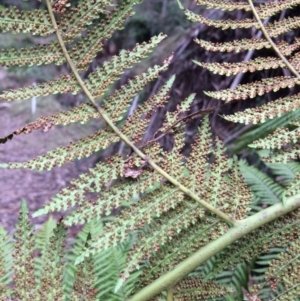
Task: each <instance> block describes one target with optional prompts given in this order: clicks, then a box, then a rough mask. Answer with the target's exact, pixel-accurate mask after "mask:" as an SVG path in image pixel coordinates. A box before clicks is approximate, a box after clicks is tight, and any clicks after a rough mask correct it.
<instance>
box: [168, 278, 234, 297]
mask: <svg viewBox="0 0 300 301" xmlns="http://www.w3.org/2000/svg"><path fill="white" fill-rule="evenodd" d="M232 292H233V288H231V287H230V286H228V285H227V286H225V285H220V284H218V283H216V282H213V281H208V282H204V281H203V280H202V279H201V278H186V279H183V280H182V281H180V282H179V283H178V284H177V285H176V286H175V287H174V300H175V301H176V300H178V301H180V300H183V301H194V300H199V301H200V300H216V298H217V297H222V296H225V295H227V294H229V293H232Z"/></svg>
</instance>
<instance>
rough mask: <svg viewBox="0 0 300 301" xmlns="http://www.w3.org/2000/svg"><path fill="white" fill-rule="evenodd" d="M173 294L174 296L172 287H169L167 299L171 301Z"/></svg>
mask: <svg viewBox="0 0 300 301" xmlns="http://www.w3.org/2000/svg"><path fill="white" fill-rule="evenodd" d="M173 296H174V291H173V287H170V288H169V289H168V290H167V301H173V300H174V299H173Z"/></svg>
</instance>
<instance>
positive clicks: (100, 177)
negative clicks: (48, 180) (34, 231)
mask: <svg viewBox="0 0 300 301" xmlns="http://www.w3.org/2000/svg"><path fill="white" fill-rule="evenodd" d="M108 162H110V165H109V164H106V162H99V163H98V164H97V165H96V166H95V167H94V168H91V169H90V171H89V172H87V173H85V174H82V175H81V177H80V178H79V179H75V180H73V181H71V185H70V186H68V187H66V188H63V189H62V190H61V191H60V192H59V193H58V194H57V195H56V196H55V197H54V198H53V199H52V201H50V202H49V203H48V204H45V205H44V206H43V208H41V209H39V210H38V211H36V212H35V213H34V214H33V216H34V217H36V216H39V215H42V214H47V213H49V212H54V211H59V210H67V209H68V208H69V207H71V206H74V205H75V204H76V203H78V202H81V201H83V198H84V193H85V191H101V189H103V186H104V185H105V184H107V183H108V182H109V181H111V180H115V179H117V177H118V175H119V174H120V166H121V162H122V159H121V158H120V157H114V158H109V159H108ZM93 185H94V187H92V186H93Z"/></svg>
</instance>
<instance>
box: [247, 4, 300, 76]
mask: <svg viewBox="0 0 300 301" xmlns="http://www.w3.org/2000/svg"><path fill="white" fill-rule="evenodd" d="M248 2H249V5H250V7H251V9H252V12H253V14H254V17H255V19H256V21H257V22H258V24H259V26H260V29H261V31H262V32H263V34H264V36H265V38H266V39H267V40H268V42H269V43H270V44H271V46H272V48H273V49H274V51H275V52H276V54H277V55H278V57H279V58H281V60H282V61H283V62H284V63H285V65H286V67H287V68H288V69H289V70H290V72H291V73H292V74H294V75H295V76H296V77H297V78H299V79H300V74H299V73H298V71H297V70H296V69H295V68H294V67H293V66H292V65H291V64H290V62H289V61H288V60H287V59H286V57H285V56H284V55H283V54H282V53H281V51H280V50H279V48H278V47H277V46H276V44H275V43H274V42H273V40H272V39H271V37H270V36H269V34H268V32H267V30H266V28H265V26H264V24H263V23H262V21H261V19H260V17H259V15H258V13H257V10H256V9H255V7H254V5H253V2H252V0H248Z"/></svg>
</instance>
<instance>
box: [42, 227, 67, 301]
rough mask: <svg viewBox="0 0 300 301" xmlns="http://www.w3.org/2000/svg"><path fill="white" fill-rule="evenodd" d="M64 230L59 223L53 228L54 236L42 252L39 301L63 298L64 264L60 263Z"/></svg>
mask: <svg viewBox="0 0 300 301" xmlns="http://www.w3.org/2000/svg"><path fill="white" fill-rule="evenodd" d="M65 238H66V229H65V228H64V226H63V225H62V224H61V223H59V224H58V225H57V227H55V228H54V235H53V236H51V237H50V239H49V247H48V248H46V249H45V250H44V252H45V254H43V259H44V261H45V262H44V268H43V270H42V273H41V282H40V286H38V287H37V292H38V295H39V296H40V300H51V301H54V300H57V299H58V300H59V299H63V298H64V285H63V284H62V282H63V275H64V269H65V263H64V262H62V259H63V256H64V252H63V249H64V242H65Z"/></svg>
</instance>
